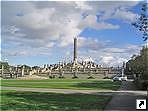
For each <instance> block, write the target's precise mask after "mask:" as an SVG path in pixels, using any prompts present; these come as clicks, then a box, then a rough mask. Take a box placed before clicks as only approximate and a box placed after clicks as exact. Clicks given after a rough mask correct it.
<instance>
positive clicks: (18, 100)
mask: <svg viewBox="0 0 148 111" xmlns="http://www.w3.org/2000/svg"><path fill="white" fill-rule="evenodd" d="M110 99H111V96H103V95H92V94H58V93H43V92H22V91H11V90H9V91H8V90H2V92H1V101H0V102H1V111H6V110H7V111H8V110H9V111H46V110H47V111H102V110H103V109H104V108H105V106H106V105H107V103H108V101H109V100H110Z"/></svg>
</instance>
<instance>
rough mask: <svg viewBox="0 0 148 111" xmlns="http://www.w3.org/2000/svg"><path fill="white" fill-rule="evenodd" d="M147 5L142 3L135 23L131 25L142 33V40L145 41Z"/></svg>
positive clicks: (147, 20) (147, 32)
mask: <svg viewBox="0 0 148 111" xmlns="http://www.w3.org/2000/svg"><path fill="white" fill-rule="evenodd" d="M147 9H148V5H147V3H143V4H142V7H141V14H140V16H139V18H138V19H137V21H136V22H134V23H132V25H133V26H135V27H136V28H138V30H139V31H140V32H142V33H143V40H144V41H147V39H148V15H147Z"/></svg>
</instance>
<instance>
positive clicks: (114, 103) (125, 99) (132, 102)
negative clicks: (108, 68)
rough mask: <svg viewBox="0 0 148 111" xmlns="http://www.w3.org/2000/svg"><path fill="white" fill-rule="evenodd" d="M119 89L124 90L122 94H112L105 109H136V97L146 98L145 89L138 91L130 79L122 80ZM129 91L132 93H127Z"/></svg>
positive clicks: (132, 110)
mask: <svg viewBox="0 0 148 111" xmlns="http://www.w3.org/2000/svg"><path fill="white" fill-rule="evenodd" d="M120 91H124V93H123V95H118V94H115V95H113V98H112V100H111V101H110V102H109V104H108V105H107V106H106V110H107V111H137V110H136V99H146V98H147V91H138V90H137V89H136V87H135V85H134V84H133V82H132V81H127V82H123V83H122V86H121V88H120V89H119V92H120ZM130 92H133V93H132V94H129V95H128V93H130ZM140 111H142V110H140Z"/></svg>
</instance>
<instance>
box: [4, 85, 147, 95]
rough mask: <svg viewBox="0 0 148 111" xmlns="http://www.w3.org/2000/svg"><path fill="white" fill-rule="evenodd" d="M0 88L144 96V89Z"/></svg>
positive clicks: (6, 88)
mask: <svg viewBox="0 0 148 111" xmlns="http://www.w3.org/2000/svg"><path fill="white" fill-rule="evenodd" d="M1 89H2V90H16V91H32V92H52V93H65V94H69V93H84V94H97V95H113V96H114V95H129V96H130V95H141V96H146V94H147V92H146V91H130V90H126V91H125V90H119V91H112V90H76V89H50V88H24V87H5V86H2V87H1Z"/></svg>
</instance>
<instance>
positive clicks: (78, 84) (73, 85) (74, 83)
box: [1, 79, 120, 90]
mask: <svg viewBox="0 0 148 111" xmlns="http://www.w3.org/2000/svg"><path fill="white" fill-rule="evenodd" d="M1 86H9V87H27V88H52V89H80V90H85V89H89V90H117V89H118V88H119V87H120V83H119V82H112V81H111V80H108V79H107V80H104V79H100V80H95V79H86V80H79V79H52V80H51V79H49V80H1Z"/></svg>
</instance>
